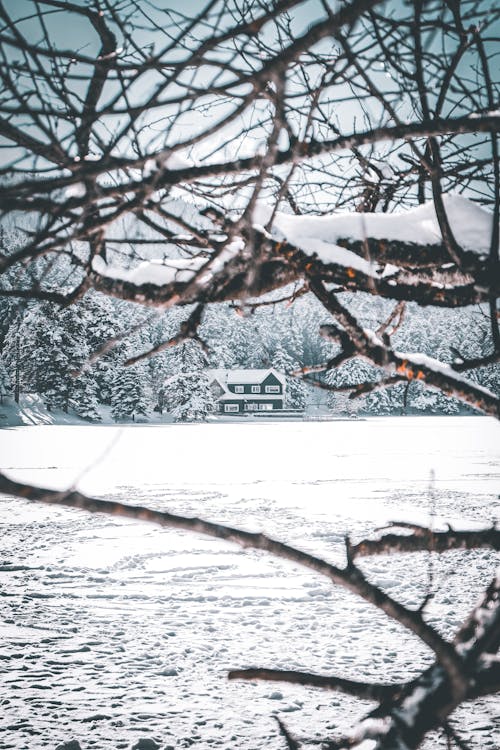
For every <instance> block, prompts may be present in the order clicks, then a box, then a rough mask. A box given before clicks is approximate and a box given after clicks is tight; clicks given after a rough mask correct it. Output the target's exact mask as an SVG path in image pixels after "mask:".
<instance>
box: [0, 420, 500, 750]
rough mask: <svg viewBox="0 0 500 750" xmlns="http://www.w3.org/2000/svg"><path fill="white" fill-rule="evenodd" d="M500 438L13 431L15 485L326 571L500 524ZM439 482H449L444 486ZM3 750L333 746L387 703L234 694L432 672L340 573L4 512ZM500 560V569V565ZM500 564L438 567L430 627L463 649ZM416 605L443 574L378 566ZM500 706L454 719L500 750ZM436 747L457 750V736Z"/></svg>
mask: <svg viewBox="0 0 500 750" xmlns="http://www.w3.org/2000/svg"><path fill="white" fill-rule="evenodd" d="M499 449H500V425H499V424H498V423H496V422H495V421H494V420H492V419H488V418H479V417H455V418H450V417H413V418H403V417H401V418H372V419H369V420H366V421H352V422H327V423H302V422H286V423H285V422H281V423H266V424H242V423H235V424H222V423H212V424H201V425H163V426H146V425H144V426H143V425H137V426H132V427H123V428H119V427H90V426H89V427H72V426H44V427H23V428H16V429H10V430H2V431H0V465H1V468H2V470H4V471H5V472H6V473H8V474H9V475H10V476H11V477H13V478H16V479H20V480H22V481H32V482H35V483H39V484H41V485H45V486H48V487H58V488H59V487H61V488H62V487H64V488H66V487H68V486H71V485H75V486H77V487H78V488H79V489H81V490H82V491H84V492H87V493H91V494H95V495H100V496H103V497H107V498H113V499H119V500H121V501H123V502H131V503H140V504H145V505H149V506H151V507H153V508H156V509H162V510H169V511H173V512H178V513H183V514H185V515H199V516H201V517H202V518H206V519H209V520H214V521H220V522H226V523H229V524H231V525H233V526H239V527H242V528H245V529H250V530H263V531H265V532H266V533H268V534H269V535H272V536H274V537H276V538H278V539H280V540H282V541H287V542H289V543H291V544H294V545H295V546H298V547H300V548H302V549H306V550H308V551H313V552H314V553H315V554H317V555H324V556H325V557H326V558H327V559H329V560H331V561H334V562H340V561H342V560H343V557H344V548H343V540H344V535H345V534H346V533H347V532H349V533H351V534H352V535H353V538H354V539H357V538H359V537H360V535H364V534H367V533H369V532H370V531H371V530H373V529H374V528H375V527H378V526H381V525H383V524H384V523H385V522H387V521H390V520H398V521H401V520H406V521H416V522H423V523H425V522H427V521H428V519H429V513H431V512H433V511H434V512H435V523H436V524H439V523H443V522H449V523H451V524H452V525H456V526H463V525H466V524H467V523H474V524H479V525H481V526H482V525H486V524H488V523H490V522H491V521H492V520H493V519H494V518H499V517H500V510H499V504H498V493H499V490H500V481H499V478H500V471H499V467H500V461H499V458H500V450H499ZM432 473H434V474H435V479H434V480H432V479H431V475H432ZM1 511H2V512H1V525H2V533H1V537H0V546H1V553H0V591H1V594H2V596H1V597H0V618H1V619H0V669H1V672H2V682H3V687H4V690H3V698H2V699H1V701H2V715H1V717H0V750H4V749H7V748H16V749H17V750H26V748H29V750H37V748H52V749H54V748H55V747H56V746H57V745H58V744H59V743H60V742H62V741H64V740H70V739H77V740H78V741H79V742H80V744H81V746H82V749H83V750H86V748H92V747H95V748H99V750H101V749H102V750H108V748H109V749H111V748H130V747H132V746H133V744H134V743H135V742H136V741H137V740H138V739H139V738H141V737H148V738H152V739H155V740H156V742H157V743H158V745H159V746H160V747H161V748H162V749H163V748H187V747H190V746H192V745H197V746H198V747H199V748H203V749H205V748H211V747H214V748H227V750H229V748H231V750H239V748H242V749H244V750H260V749H262V750H264V748H265V749H266V750H274V749H275V748H280V747H281V748H282V747H283V741H282V739H280V738H279V737H278V732H277V726H276V722H275V721H274V719H273V715H274V714H279V715H280V716H281V718H282V719H283V720H284V721H285V723H287V725H288V726H289V728H290V729H291V730H292V732H294V733H295V734H296V735H297V736H299V737H307V738H311V739H314V738H316V739H318V738H323V739H325V738H327V737H334V736H335V735H336V734H337V733H339V732H341V731H342V730H345V729H347V728H348V727H349V725H350V724H352V722H354V721H355V720H356V718H358V717H361V716H362V715H363V714H364V713H365V712H366V711H367V709H369V708H370V704H368V703H361V702H359V701H356V702H355V701H354V700H353V699H350V698H347V697H345V696H341V695H337V694H335V693H327V692H322V691H320V690H318V689H312V688H311V689H309V688H300V687H289V686H286V685H282V684H281V685H277V684H269V685H266V684H264V683H256V684H243V683H238V682H232V683H228V682H227V680H226V673H227V671H228V670H229V669H232V668H238V667H249V666H269V667H277V668H282V669H302V670H308V671H316V672H321V673H324V674H328V673H332V674H337V675H340V676H344V677H350V678H353V679H362V678H363V676H366V677H367V678H371V679H377V680H387V681H390V680H394V681H396V680H400V679H403V678H408V677H409V676H411V675H414V674H416V673H417V672H418V671H419V670H421V669H422V668H423V667H425V666H426V665H428V664H429V663H430V661H431V660H432V655H431V654H430V653H429V652H428V650H427V649H426V648H424V647H423V646H422V645H421V644H420V643H419V642H418V641H417V640H416V639H415V638H413V637H412V636H410V635H409V634H407V633H406V632H405V631H404V630H403V629H402V628H401V627H399V626H398V625H396V624H395V623H392V622H390V621H388V620H387V619H386V618H385V617H383V616H382V615H381V614H379V613H378V612H374V611H373V610H372V609H371V608H370V607H369V606H368V605H366V604H364V603H362V602H360V601H357V599H355V598H354V597H353V596H352V595H350V594H348V593H347V592H344V591H342V590H340V589H334V588H332V587H331V585H330V584H329V583H328V582H327V581H326V580H324V579H322V578H321V577H319V576H317V575H315V574H313V573H310V572H307V571H303V570H301V569H299V568H296V567H295V566H292V565H289V564H287V563H285V562H283V561H280V560H275V559H272V558H269V557H266V556H264V555H262V554H260V553H257V552H246V551H242V550H240V549H236V548H235V547H234V546H232V545H230V544H226V543H223V542H220V541H215V540H211V539H207V538H204V537H200V536H195V535H191V534H186V533H182V532H178V531H170V530H165V529H159V528H156V527H152V526H148V525H145V524H140V523H133V522H130V521H123V520H120V519H117V518H106V517H102V516H88V515H85V514H82V513H79V512H77V511H71V510H66V509H53V508H45V507H38V506H33V505H31V504H29V503H27V502H24V501H19V500H12V499H10V498H5V497H2V498H1ZM495 558H496V559H495ZM495 564H498V556H495V555H494V554H493V553H490V552H487V551H484V550H483V551H476V552H470V553H468V554H467V555H460V554H457V553H450V554H447V555H443V556H442V557H440V558H439V559H438V560H437V561H436V563H435V586H436V596H435V598H434V599H433V601H432V603H431V605H430V606H429V608H428V619H429V620H430V621H431V622H432V623H433V624H434V625H435V627H437V628H438V629H439V630H440V631H441V632H443V633H444V634H445V635H447V636H450V637H451V636H452V634H453V632H454V630H455V629H456V628H457V627H458V626H459V624H460V621H461V619H462V618H463V617H464V616H465V615H466V614H467V611H468V610H469V609H470V608H471V607H472V606H473V604H474V603H475V601H476V600H477V597H478V595H479V594H480V592H481V590H482V589H483V588H484V587H485V586H486V585H487V583H488V582H489V580H490V579H491V577H492V575H493V571H494V567H495ZM362 567H363V569H364V570H365V571H367V572H368V573H369V574H370V576H371V578H372V580H373V581H374V582H376V583H378V584H379V585H380V586H381V587H382V588H384V589H385V590H387V591H388V592H389V593H390V594H391V595H393V596H395V597H396V598H400V599H401V601H403V602H404V603H405V604H408V605H411V606H418V604H419V602H420V601H421V600H422V598H423V596H424V593H425V591H426V581H427V556H425V555H413V556H405V557H394V558H389V559H388V558H377V559H375V558H374V559H371V560H366V561H364V562H363V565H362ZM495 714H498V706H496V707H495V704H494V702H493V701H491V700H482V701H480V702H477V703H476V704H475V705H474V710H473V711H472V710H471V709H470V708H461V709H460V710H459V711H457V712H456V714H455V715H454V717H453V718H454V720H455V721H456V726H457V727H461V729H462V734H463V736H464V739H466V740H467V741H468V742H470V744H471V747H474V748H477V749H478V750H479V749H480V748H481V749H482V748H490V749H491V750H492V749H493V748H495V747H498V745H499V742H498V738H499V735H500V720H499V718H498V716H495ZM426 747H427V748H437V747H443V748H444V747H445V743H443V742H442V740H440V739H438V738H437V737H433V738H432V739H431V740H429V741H428V743H427V745H426Z"/></svg>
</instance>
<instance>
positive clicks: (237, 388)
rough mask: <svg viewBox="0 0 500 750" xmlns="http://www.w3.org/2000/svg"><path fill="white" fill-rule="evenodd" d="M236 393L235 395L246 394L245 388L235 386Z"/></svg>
mask: <svg viewBox="0 0 500 750" xmlns="http://www.w3.org/2000/svg"><path fill="white" fill-rule="evenodd" d="M234 392H235V393H245V388H244V387H243V386H242V385H235V386H234Z"/></svg>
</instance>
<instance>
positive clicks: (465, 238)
mask: <svg viewBox="0 0 500 750" xmlns="http://www.w3.org/2000/svg"><path fill="white" fill-rule="evenodd" d="M443 201H444V206H445V210H446V213H447V216H448V219H449V222H450V225H451V228H452V230H453V233H454V235H455V239H456V240H457V242H458V244H459V245H460V246H461V247H462V248H463V249H465V250H472V251H474V252H476V253H479V254H487V253H488V252H489V247H490V242H491V231H492V224H493V218H492V216H493V215H492V214H491V213H490V212H488V211H485V210H484V209H482V208H480V207H479V206H477V205H476V204H475V203H473V202H472V201H470V200H468V199H467V198H464V197H463V196H461V195H452V194H450V195H445V196H444V197H443ZM271 216H272V209H271V208H270V207H268V206H265V205H263V204H259V205H258V206H257V208H256V211H255V214H254V220H255V222H256V223H257V224H261V225H266V224H267V223H268V221H269V220H270V218H271ZM273 230H274V233H275V234H276V233H277V234H279V235H281V236H282V237H284V238H285V239H287V240H288V241H289V242H290V243H291V244H294V245H296V246H297V247H300V248H301V249H302V250H303V251H304V252H306V253H308V254H311V255H312V254H314V253H315V254H316V255H317V256H318V257H319V259H320V260H322V261H323V262H324V263H339V264H340V265H344V266H351V267H352V268H356V269H358V270H361V271H364V272H367V273H368V272H369V268H370V264H369V263H368V261H366V260H364V259H363V258H360V257H359V256H358V255H356V254H355V253H353V252H351V251H349V250H345V249H344V248H342V247H339V246H338V245H336V242H337V241H338V240H339V239H351V240H355V241H363V240H365V239H366V238H367V237H370V238H374V239H381V240H397V241H401V242H411V243H415V242H417V243H418V244H422V245H425V244H430V245H433V244H436V243H440V242H441V232H440V230H439V224H438V220H437V217H436V211H435V208H434V203H433V202H432V201H430V202H428V203H424V204H422V205H420V206H417V207H415V208H411V209H407V210H401V211H395V212H394V213H390V214H382V213H344V214H342V213H338V214H333V215H331V216H295V215H293V214H284V213H280V212H277V213H276V215H275V217H274V220H273Z"/></svg>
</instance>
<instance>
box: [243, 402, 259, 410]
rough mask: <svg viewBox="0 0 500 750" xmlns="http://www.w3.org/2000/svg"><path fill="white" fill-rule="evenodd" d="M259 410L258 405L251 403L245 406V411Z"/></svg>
mask: <svg viewBox="0 0 500 750" xmlns="http://www.w3.org/2000/svg"><path fill="white" fill-rule="evenodd" d="M258 408H259V405H258V404H253V403H252V402H251V401H250V402H249V403H246V404H245V410H246V411H255V410H256V409H258Z"/></svg>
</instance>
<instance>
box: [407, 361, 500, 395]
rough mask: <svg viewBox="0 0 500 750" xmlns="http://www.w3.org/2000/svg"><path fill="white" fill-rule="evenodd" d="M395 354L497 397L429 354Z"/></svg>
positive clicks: (411, 362)
mask: <svg viewBox="0 0 500 750" xmlns="http://www.w3.org/2000/svg"><path fill="white" fill-rule="evenodd" d="M394 353H395V354H396V356H398V357H400V358H401V359H407V360H408V362H409V363H410V364H415V365H420V366H421V367H426V368H427V369H429V370H433V371H434V372H437V373H440V374H441V375H445V376H447V377H450V378H453V379H454V380H457V381H458V382H460V383H465V384H466V385H471V383H472V384H473V386H474V388H475V389H476V390H477V391H479V392H480V393H484V394H485V395H486V396H491V397H492V398H495V397H496V394H495V393H493V391H491V390H490V389H489V388H485V387H484V386H482V385H479V384H478V383H474V381H471V379H470V378H467V377H465V376H464V375H461V373H459V372H456V371H455V370H454V369H453V368H452V367H451V366H450V365H448V364H446V363H444V362H441V361H440V360H439V359H435V358H434V357H429V355H428V354H422V353H421V352H397V351H395V352H394Z"/></svg>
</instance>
